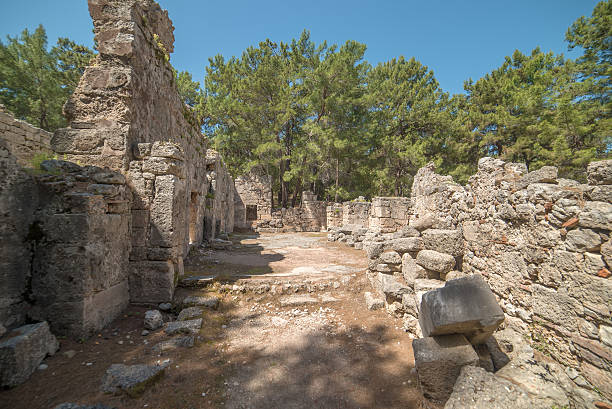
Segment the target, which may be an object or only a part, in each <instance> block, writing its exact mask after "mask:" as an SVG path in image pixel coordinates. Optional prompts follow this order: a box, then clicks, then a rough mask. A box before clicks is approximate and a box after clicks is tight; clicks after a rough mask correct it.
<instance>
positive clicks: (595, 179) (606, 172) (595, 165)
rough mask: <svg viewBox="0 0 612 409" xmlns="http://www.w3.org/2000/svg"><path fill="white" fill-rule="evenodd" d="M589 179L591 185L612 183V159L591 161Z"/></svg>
mask: <svg viewBox="0 0 612 409" xmlns="http://www.w3.org/2000/svg"><path fill="white" fill-rule="evenodd" d="M587 180H588V181H589V185H612V159H608V160H602V161H599V162H591V163H589V166H588V167H587Z"/></svg>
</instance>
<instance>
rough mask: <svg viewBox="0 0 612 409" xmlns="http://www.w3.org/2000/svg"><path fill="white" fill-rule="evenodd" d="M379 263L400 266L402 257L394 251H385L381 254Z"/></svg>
mask: <svg viewBox="0 0 612 409" xmlns="http://www.w3.org/2000/svg"><path fill="white" fill-rule="evenodd" d="M378 259H379V260H380V262H381V263H385V264H400V263H401V262H402V257H401V256H400V255H399V254H398V253H397V252H396V251H393V250H391V251H385V252H384V253H382V254H381V255H380V256H379V258H378Z"/></svg>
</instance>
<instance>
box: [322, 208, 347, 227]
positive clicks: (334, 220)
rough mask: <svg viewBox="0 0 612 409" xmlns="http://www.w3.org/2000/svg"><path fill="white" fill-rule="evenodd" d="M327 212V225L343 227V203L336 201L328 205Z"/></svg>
mask: <svg viewBox="0 0 612 409" xmlns="http://www.w3.org/2000/svg"><path fill="white" fill-rule="evenodd" d="M325 211H326V213H327V227H328V228H331V227H342V212H343V205H342V203H334V204H332V205H330V206H327V208H326V209H325Z"/></svg>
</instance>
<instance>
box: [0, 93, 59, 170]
mask: <svg viewBox="0 0 612 409" xmlns="http://www.w3.org/2000/svg"><path fill="white" fill-rule="evenodd" d="M0 138H1V139H2V140H3V141H4V142H5V147H6V148H7V149H8V150H9V151H10V152H11V154H12V155H13V156H14V157H15V158H16V160H17V163H18V164H19V165H21V166H25V167H28V166H30V164H31V162H32V159H34V156H36V155H37V154H47V155H51V154H52V152H51V146H50V145H51V133H50V132H47V131H45V130H44V129H40V128H36V127H35V126H32V125H30V124H28V123H27V122H24V121H20V120H18V119H15V117H14V116H13V115H11V114H10V113H9V112H8V111H6V110H5V108H4V105H2V104H0Z"/></svg>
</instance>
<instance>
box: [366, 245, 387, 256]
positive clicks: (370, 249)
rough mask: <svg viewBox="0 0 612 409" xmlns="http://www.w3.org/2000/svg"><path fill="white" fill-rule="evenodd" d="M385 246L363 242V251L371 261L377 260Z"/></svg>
mask: <svg viewBox="0 0 612 409" xmlns="http://www.w3.org/2000/svg"><path fill="white" fill-rule="evenodd" d="M384 248H385V245H384V244H383V243H380V242H363V249H364V250H365V252H366V255H367V256H368V258H369V259H375V258H377V257H378V256H380V255H381V253H382V252H383V250H384Z"/></svg>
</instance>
